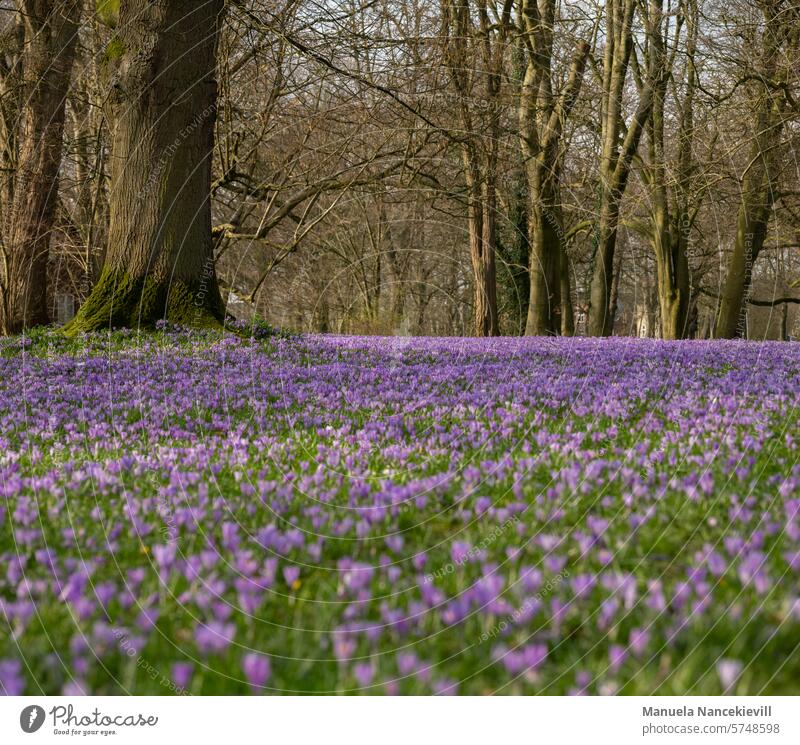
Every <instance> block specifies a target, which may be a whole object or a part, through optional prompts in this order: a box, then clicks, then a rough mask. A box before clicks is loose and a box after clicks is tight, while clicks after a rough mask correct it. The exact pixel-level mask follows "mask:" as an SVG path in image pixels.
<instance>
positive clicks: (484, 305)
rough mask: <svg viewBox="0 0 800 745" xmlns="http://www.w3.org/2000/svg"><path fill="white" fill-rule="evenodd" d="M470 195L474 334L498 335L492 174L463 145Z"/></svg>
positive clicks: (469, 227)
mask: <svg viewBox="0 0 800 745" xmlns="http://www.w3.org/2000/svg"><path fill="white" fill-rule="evenodd" d="M464 170H465V174H466V177H467V193H468V195H469V196H468V198H469V206H468V216H467V225H468V230H469V248H470V259H471V262H472V275H473V281H474V306H475V307H474V309H475V335H476V336H497V335H498V334H499V333H500V331H499V324H498V318H497V270H496V265H495V249H496V243H497V230H496V224H495V210H496V209H497V197H496V192H495V185H494V179H493V174H492V173H491V172H489V173H483V172H482V171H481V168H480V167H479V165H478V163H477V156H476V155H475V153H474V152H473V151H472V148H469V147H465V149H464Z"/></svg>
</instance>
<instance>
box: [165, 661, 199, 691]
mask: <svg viewBox="0 0 800 745" xmlns="http://www.w3.org/2000/svg"><path fill="white" fill-rule="evenodd" d="M193 673H194V665H193V664H192V663H191V662H174V663H173V664H172V668H171V669H170V677H171V678H172V682H173V683H175V685H176V686H177V687H178V688H181V689H185V688H186V687H187V686H188V685H189V683H190V682H191V680H192V674H193Z"/></svg>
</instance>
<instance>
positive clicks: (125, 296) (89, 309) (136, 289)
mask: <svg viewBox="0 0 800 745" xmlns="http://www.w3.org/2000/svg"><path fill="white" fill-rule="evenodd" d="M211 285H212V279H211V278H209V280H208V281H205V280H201V281H200V282H196V283H186V282H182V281H175V280H173V281H159V280H156V279H155V278H153V277H131V276H130V275H128V274H127V273H125V272H119V271H113V270H111V269H108V268H106V269H105V270H104V271H103V273H102V275H101V276H100V279H99V280H98V281H97V284H96V285H95V287H94V288H93V290H92V294H91V295H90V296H89V298H88V299H87V300H86V302H85V303H84V304H83V305H82V306H81V309H80V311H79V312H78V314H77V315H76V316H75V318H74V319H73V320H72V321H71V322H70V323H69V324H67V326H65V327H64V333H65V334H67V335H68V336H76V335H77V334H80V333H83V332H90V331H100V330H103V329H109V328H121V327H126V328H152V327H154V326H155V324H156V322H157V321H160V320H162V319H166V320H168V321H171V322H172V323H178V324H183V325H186V326H193V327H199V328H208V327H219V326H221V325H222V323H223V320H224V310H223V308H222V304H221V302H220V297H219V291H218V289H217V287H216V285H214V286H213V287H212V286H211Z"/></svg>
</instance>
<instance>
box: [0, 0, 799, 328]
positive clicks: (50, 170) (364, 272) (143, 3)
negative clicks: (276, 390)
mask: <svg viewBox="0 0 800 745" xmlns="http://www.w3.org/2000/svg"><path fill="white" fill-rule="evenodd" d="M799 140H800V0H730V1H725V0H606V1H605V2H599V1H594V0H578V1H576V2H565V1H563V0H562V1H561V2H559V1H557V0H497V1H494V2H493V1H491V0H438V2H436V3H431V2H425V1H424V0H337V2H334V3H324V4H320V3H310V2H306V0H228V1H226V0H202V1H197V0H96V2H89V1H88V0H0V330H1V331H2V332H3V333H6V334H8V333H18V332H20V331H23V330H25V329H28V328H31V327H33V326H36V325H40V324H46V323H51V322H54V321H68V323H67V325H66V328H65V331H66V332H67V333H72V334H74V333H79V332H81V331H91V330H98V329H104V328H110V327H120V326H140V325H142V326H152V325H154V324H155V322H156V321H157V320H159V319H162V318H167V319H170V320H172V321H175V322H177V323H183V324H187V325H193V326H215V325H219V324H222V323H223V322H224V319H225V316H226V313H230V314H233V315H236V316H250V315H253V314H258V315H259V316H261V317H264V318H266V319H267V320H269V321H271V322H273V323H275V324H276V325H280V326H286V327H290V328H295V329H298V330H313V331H320V332H329V331H330V332H347V333H384V334H440V335H448V334H475V335H478V336H492V335H497V334H528V335H572V334H575V333H580V334H587V335H593V336H608V335H611V334H614V333H618V334H635V335H640V336H651V337H661V338H664V339H683V338H735V337H749V338H761V337H770V338H781V339H788V338H790V337H791V336H792V335H793V334H800V312H799V311H800V185H799V184H800V178H799V176H800V165H799V164H798V159H797V153H798V152H800V148H798V145H800V141H799ZM65 298H66V299H68V300H69V302H68V303H67V304H66V305H64V302H63V301H64V299H65ZM73 303H74V305H75V307H76V308H77V314H76V315H75V316H74V318H70V316H72V311H71V308H72V304H73ZM795 327H797V329H795Z"/></svg>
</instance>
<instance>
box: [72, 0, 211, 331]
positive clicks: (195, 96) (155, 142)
mask: <svg viewBox="0 0 800 745" xmlns="http://www.w3.org/2000/svg"><path fill="white" fill-rule="evenodd" d="M223 5H224V3H223V0H206V1H205V2H202V3H197V2H193V1H192V0H156V1H155V2H152V1H151V2H145V0H131V2H127V3H122V4H121V11H120V17H119V23H118V25H117V33H116V36H115V38H114V40H113V41H112V43H111V45H110V46H109V50H108V55H109V57H111V56H112V55H114V54H117V55H118V60H117V65H116V69H115V71H114V85H113V93H112V96H113V98H112V101H111V120H112V127H113V136H112V162H111V200H110V213H111V215H110V220H111V225H110V230H109V245H108V251H107V254H106V260H105V265H104V267H103V271H102V273H101V275H100V279H99V280H98V282H97V284H96V285H95V287H94V289H93V290H92V293H91V295H90V296H89V298H88V299H87V301H86V302H85V303H84V305H83V306H82V307H81V309H80V311H79V313H78V315H77V316H76V318H75V319H74V321H73V323H72V324H70V328H69V331H70V332H71V333H77V332H79V331H87V330H94V329H99V328H108V327H117V326H139V325H144V326H150V325H152V324H154V323H155V322H156V321H158V320H160V319H162V318H166V319H168V320H170V321H173V322H176V323H182V324H186V325H191V326H207V325H215V324H217V323H219V322H220V321H221V320H222V318H223V306H222V301H221V299H220V294H219V288H218V285H217V278H216V271H215V266H214V256H213V247H212V240H211V206H210V184H211V158H212V151H213V139H214V121H215V118H216V103H217V83H216V79H215V70H216V47H217V39H218V35H219V27H220V22H221V17H222V12H223Z"/></svg>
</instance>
